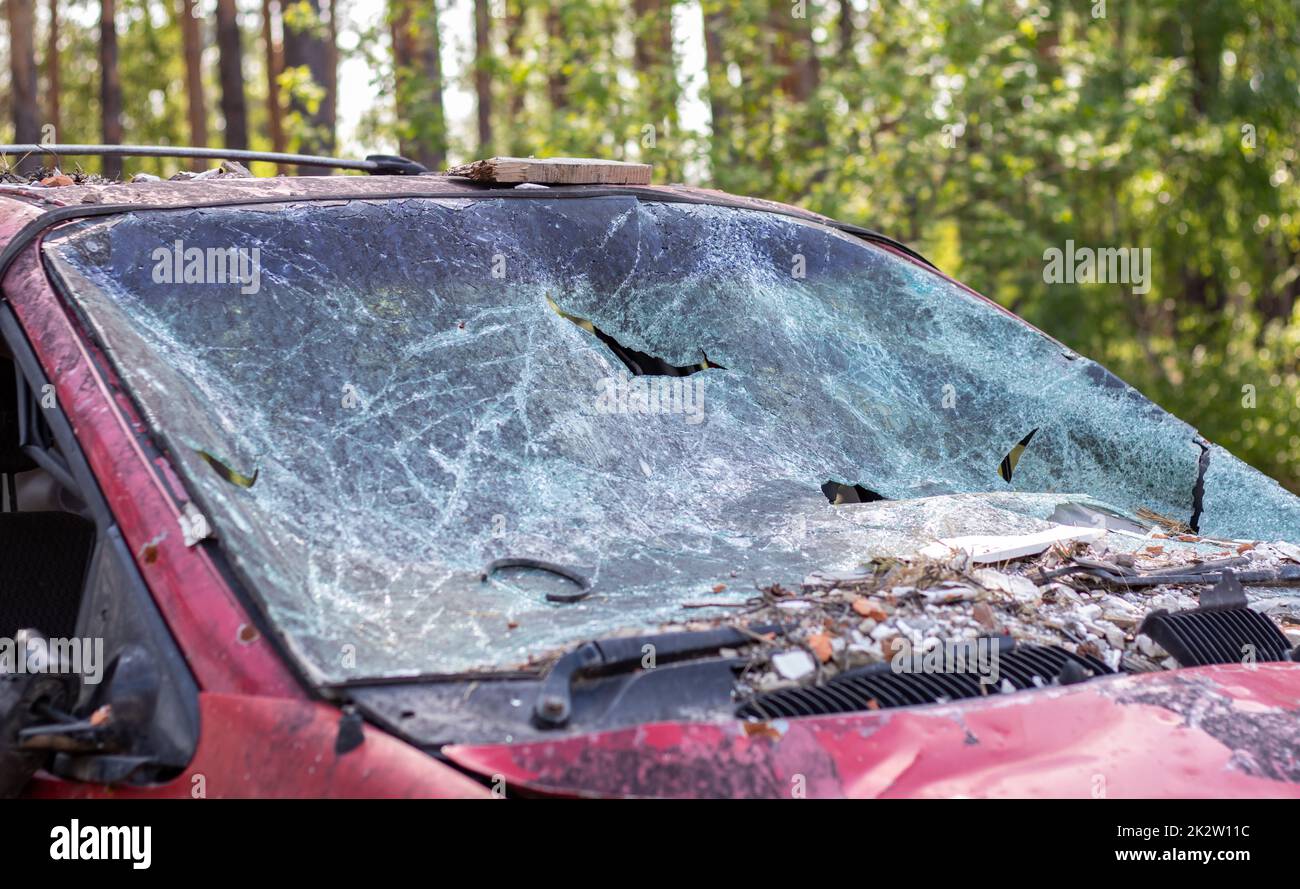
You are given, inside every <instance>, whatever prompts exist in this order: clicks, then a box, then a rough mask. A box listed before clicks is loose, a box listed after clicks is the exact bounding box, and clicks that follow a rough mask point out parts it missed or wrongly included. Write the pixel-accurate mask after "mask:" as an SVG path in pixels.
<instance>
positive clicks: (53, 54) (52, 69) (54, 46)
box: [45, 0, 62, 142]
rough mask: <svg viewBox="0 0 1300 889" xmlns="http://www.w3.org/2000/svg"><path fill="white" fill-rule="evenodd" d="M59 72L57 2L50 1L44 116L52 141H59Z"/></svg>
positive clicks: (60, 121)
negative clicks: (50, 129) (52, 137)
mask: <svg viewBox="0 0 1300 889" xmlns="http://www.w3.org/2000/svg"><path fill="white" fill-rule="evenodd" d="M60 73H61V72H60V70H59V0H50V32H49V40H48V42H47V43H46V44H45V86H46V93H45V101H46V105H45V116H46V117H47V118H48V121H47V123H49V124H50V126H52V127H54V141H55V142H58V141H59V128H60V127H61V126H62V118H61V115H60V108H59V99H60V96H59V93H60V91H61V90H62V86H61V78H60Z"/></svg>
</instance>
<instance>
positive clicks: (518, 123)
mask: <svg viewBox="0 0 1300 889" xmlns="http://www.w3.org/2000/svg"><path fill="white" fill-rule="evenodd" d="M523 30H524V9H523V6H522V4H521V3H520V2H519V0H512V2H509V3H508V4H507V5H506V57H507V58H509V59H510V64H511V65H516V64H518V63H519V57H520V51H519V37H520V34H521V33H522V32H523ZM507 84H508V88H509V91H510V102H509V105H508V106H507V117H506V132H507V133H509V134H510V138H509V144H508V145H507V150H508V151H509V153H510V154H512V155H514V156H515V157H522V156H524V155H526V154H528V153H529V152H528V144H527V139H526V138H525V133H526V132H527V129H528V128H527V127H526V126H525V125H524V99H525V98H526V96H527V90H528V87H527V85H526V84H523V83H515V82H514V79H513V78H511V79H509V80H507Z"/></svg>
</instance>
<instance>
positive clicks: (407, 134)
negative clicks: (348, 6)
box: [389, 0, 447, 170]
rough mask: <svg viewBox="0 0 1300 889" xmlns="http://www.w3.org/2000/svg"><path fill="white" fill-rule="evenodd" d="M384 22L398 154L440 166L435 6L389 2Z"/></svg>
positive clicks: (443, 154) (442, 128)
mask: <svg viewBox="0 0 1300 889" xmlns="http://www.w3.org/2000/svg"><path fill="white" fill-rule="evenodd" d="M389 23H390V26H391V28H392V38H393V67H394V76H395V81H396V86H395V89H396V94H395V95H396V106H397V118H398V132H399V135H400V139H401V151H402V154H403V155H404V156H406V157H409V158H411V159H412V160H415V161H419V162H420V163H422V164H424V165H425V166H426V167H428V168H429V169H431V170H441V169H443V168H444V167H446V165H447V124H446V120H445V119H444V116H443V106H442V48H441V45H440V37H439V34H438V8H437V6H436V5H435V4H433V3H427V4H426V3H418V2H416V0H389Z"/></svg>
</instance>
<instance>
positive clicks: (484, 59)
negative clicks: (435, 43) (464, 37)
mask: <svg viewBox="0 0 1300 889" xmlns="http://www.w3.org/2000/svg"><path fill="white" fill-rule="evenodd" d="M491 29H492V18H491V16H490V15H489V14H488V0H474V94H475V97H476V99H477V103H476V107H475V110H476V112H477V115H478V153H479V157H490V156H491V155H492V30H491Z"/></svg>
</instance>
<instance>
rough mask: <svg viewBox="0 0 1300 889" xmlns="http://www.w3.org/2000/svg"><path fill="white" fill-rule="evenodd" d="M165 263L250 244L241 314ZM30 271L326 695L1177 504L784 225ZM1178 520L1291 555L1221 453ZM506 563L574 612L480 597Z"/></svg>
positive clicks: (642, 228)
mask: <svg viewBox="0 0 1300 889" xmlns="http://www.w3.org/2000/svg"><path fill="white" fill-rule="evenodd" d="M176 242H181V243H182V244H183V245H184V246H185V247H189V246H198V247H220V248H226V247H236V248H240V249H245V250H249V249H252V248H257V249H258V251H259V255H260V281H259V287H258V289H257V292H254V293H247V292H243V290H246V289H248V288H243V289H242V290H241V287H240V285H239V284H238V283H229V282H228V283H226V284H215V283H213V284H202V283H188V284H186V283H159V282H158V281H156V280H155V278H157V277H159V276H158V275H157V274H156V268H155V265H156V262H155V259H154V257H155V255H156V253H157V251H159V249H160V248H162V250H163V253H164V254H165V253H166V251H167V250H168V249H171V248H172V247H173V245H175V244H176ZM45 251H46V256H47V257H48V259H49V260H50V262H51V265H52V267H53V268H54V270H55V271H56V273H57V275H58V276H59V277H60V279H61V280H62V282H63V284H64V285H65V288H66V290H67V291H68V292H69V293H70V294H71V296H72V299H73V301H74V303H75V305H76V307H77V309H78V311H80V312H81V313H83V314H84V317H85V320H86V321H87V322H88V324H89V325H90V326H91V327H92V329H93V330H94V331H95V333H96V335H97V336H98V337H99V339H100V341H101V343H102V344H103V345H104V346H105V349H106V352H107V354H108V355H109V357H110V359H111V360H112V361H113V363H114V365H115V366H116V368H117V370H118V372H119V373H120V374H121V376H122V377H123V379H124V380H125V382H126V384H127V385H128V386H129V388H130V389H131V391H132V393H133V395H134V397H135V399H136V401H137V403H138V404H139V406H140V408H141V410H142V411H143V412H144V413H145V416H146V418H147V419H148V421H149V422H150V424H151V425H152V427H153V428H154V429H155V430H156V431H157V433H158V434H159V436H160V439H161V441H162V442H163V443H164V444H165V446H166V447H167V449H168V450H169V452H170V454H171V456H172V458H173V460H174V461H175V463H176V464H177V466H178V467H179V469H180V471H181V473H182V475H183V476H184V478H185V480H186V482H187V484H188V486H189V489H190V491H191V492H192V493H193V495H194V497H195V499H196V500H197V501H198V504H199V506H200V507H201V508H202V510H203V512H204V514H205V515H206V516H207V517H208V520H209V521H210V523H211V525H212V526H213V528H214V531H215V536H216V538H217V540H218V541H219V544H220V546H222V547H223V549H224V550H225V551H226V553H227V554H228V556H229V558H230V559H231V561H232V563H233V565H234V566H235V568H236V569H237V570H238V571H239V573H240V574H241V576H242V577H244V578H245V579H246V581H247V582H248V584H249V585H250V587H251V588H252V590H253V591H254V593H255V594H256V595H257V596H258V598H259V600H260V601H261V603H262V604H263V606H264V607H265V609H266V611H267V613H268V615H269V617H270V619H271V620H272V622H273V623H274V624H275V626H276V627H277V628H278V629H279V630H280V632H281V633H282V634H283V635H284V637H285V639H286V640H287V641H288V643H289V644H290V646H291V647H292V649H293V650H294V651H295V652H296V653H297V654H298V656H299V657H300V658H301V660H302V661H303V662H304V664H305V665H306V666H307V667H308V669H309V670H310V671H312V673H313V674H314V675H315V677H316V678H317V679H318V680H320V681H323V682H329V681H340V680H345V679H349V678H359V677H379V676H394V675H406V674H416V673H419V674H453V673H460V672H464V671H489V670H499V669H508V668H511V667H513V666H515V665H517V664H520V663H522V662H524V661H525V660H526V659H527V658H528V657H529V655H531V654H535V653H536V652H538V651H540V650H546V649H552V648H557V647H567V646H570V645H572V644H574V643H576V642H577V641H579V640H581V639H585V638H596V637H601V636H607V635H610V634H612V633H615V632H619V631H625V630H631V629H645V630H648V629H654V628H656V627H659V626H661V625H664V624H667V623H672V622H676V621H681V620H684V619H688V618H690V617H696V616H716V615H719V614H725V613H726V612H725V610H721V609H691V610H687V609H684V608H683V606H684V605H688V604H690V605H698V604H701V603H706V602H707V603H717V602H728V601H735V602H741V601H743V600H744V599H745V598H746V597H747V596H750V595H752V593H753V590H754V587H755V586H756V585H759V586H766V585H769V584H772V583H785V584H798V583H799V581H800V580H801V579H802V578H803V577H805V576H806V575H808V574H809V573H810V572H811V571H813V570H814V569H816V570H826V571H836V570H851V569H854V568H856V567H857V566H860V565H861V564H862V563H863V562H864V561H865V560H867V559H869V558H871V557H873V556H876V555H880V554H884V553H888V552H893V553H900V554H901V553H905V552H914V551H915V550H917V549H918V548H920V547H921V546H924V545H925V544H926V543H928V542H930V541H932V540H933V539H934V538H936V537H939V536H953V535H959V534H984V533H999V532H1002V531H1007V532H1012V531H1017V530H1022V529H1029V528H1034V527H1037V526H1039V525H1041V524H1043V522H1044V520H1046V519H1047V517H1048V516H1049V515H1051V514H1052V512H1053V510H1054V509H1055V508H1056V506H1057V505H1059V504H1061V503H1067V502H1073V503H1088V502H1093V503H1097V504H1099V505H1103V506H1109V507H1110V508H1113V509H1116V510H1118V511H1120V512H1123V513H1125V514H1128V515H1133V514H1135V513H1136V511H1137V510H1138V509H1147V510H1152V511H1154V512H1156V513H1159V514H1161V515H1163V516H1168V517H1171V518H1173V519H1177V520H1179V521H1183V522H1187V521H1189V519H1190V518H1191V517H1192V516H1193V515H1194V513H1195V505H1196V504H1195V502H1194V501H1195V495H1194V490H1195V488H1196V483H1197V479H1198V474H1199V459H1200V456H1201V446H1200V444H1199V443H1198V442H1199V439H1198V436H1197V434H1196V432H1195V430H1193V429H1192V428H1191V427H1190V426H1188V425H1187V424H1185V423H1183V422H1181V421H1179V420H1177V419H1175V418H1174V417H1172V416H1170V415H1169V414H1167V413H1165V412H1164V411H1162V410H1161V409H1160V408H1159V407H1157V406H1156V405H1154V404H1152V403H1151V402H1150V401H1148V400H1147V399H1145V398H1144V397H1143V396H1141V395H1140V394H1139V393H1138V392H1137V391H1136V390H1134V389H1132V388H1131V387H1129V386H1127V385H1126V384H1124V383H1123V382H1121V381H1119V380H1118V379H1116V378H1115V377H1114V376H1112V375H1111V374H1110V373H1109V372H1107V371H1106V370H1105V369H1104V368H1102V367H1101V366H1100V365H1098V364H1096V363H1094V362H1092V361H1089V360H1088V359H1086V358H1083V357H1080V356H1077V355H1075V354H1073V353H1071V352H1069V351H1068V350H1066V349H1064V348H1063V347H1062V346H1061V345H1060V344H1058V343H1056V342H1055V341H1053V340H1052V339H1050V338H1049V337H1047V336H1045V335H1043V334H1041V333H1039V332H1037V331H1035V330H1034V329H1032V328H1031V327H1029V326H1028V325H1025V324H1024V323H1023V322H1021V321H1019V320H1018V319H1016V318H1014V317H1013V316H1010V315H1008V314H1007V313H1005V312H1003V311H1002V310H1000V309H998V308H997V307H995V306H993V305H991V304H989V303H987V302H985V301H983V300H981V299H979V298H977V297H975V296H973V295H971V294H970V293H968V292H967V291H965V290H963V289H961V288H959V287H957V286H955V285H953V284H952V283H951V282H949V281H947V280H945V279H944V278H942V277H941V276H939V275H936V274H934V273H932V272H931V271H928V270H926V269H925V268H923V267H920V266H918V265H917V264H915V263H913V262H910V261H907V260H904V259H902V258H900V257H898V256H897V255H894V254H892V253H890V252H888V251H886V250H883V249H881V248H878V247H875V246H872V245H869V244H867V243H865V242H863V241H860V240H858V239H856V238H854V237H851V236H849V235H846V234H843V233H840V232H837V231H834V230H831V229H828V228H825V227H822V226H820V225H817V224H813V223H808V222H803V221H799V220H794V219H790V218H786V217H781V216H776V215H771V214H766V213H762V212H758V211H750V210H737V209H729V208H722V207H711V206H696V205H686V204H677V203H655V202H647V201H641V200H638V199H636V198H632V197H591V198H581V199H563V200H561V199H555V198H548V197H545V196H540V197H529V198H527V199H522V198H514V199H511V198H504V197H494V196H491V195H490V194H489V196H486V197H483V198H478V199H455V200H448V199H407V200H387V201H381V200H376V201H351V202H334V203H330V204H313V203H300V204H285V205H274V206H262V207H256V208H217V209H191V210H173V211H165V212H159V211H142V212H138V213H132V214H127V215H124V216H121V217H115V218H113V219H111V220H109V221H106V222H104V221H96V222H87V223H81V224H78V225H76V226H72V227H71V228H70V229H68V230H65V231H64V233H63V234H60V235H58V236H55V237H51V238H48V239H47V241H46V247H45ZM158 255H161V254H158ZM620 354H622V355H634V356H636V355H639V356H641V357H640V358H637V359H636V360H637V362H641V364H642V365H644V368H650V369H653V370H657V372H656V373H653V374H647V375H631V374H630V372H629V365H628V364H627V362H626V360H625V359H622V358H620ZM639 366H640V365H639ZM1033 430H1037V431H1036V432H1034V434H1033V436H1032V439H1031V440H1030V441H1029V442H1028V444H1027V445H1026V446H1025V447H1024V449H1023V453H1021V454H1020V455H1019V460H1018V462H1017V463H1016V464H1015V467H1014V473H1013V474H1011V473H1009V472H1008V474H1011V478H1010V481H1007V480H1006V479H1005V478H1004V477H1003V475H1001V474H1000V465H1001V463H1002V461H1003V458H1004V457H1006V456H1007V455H1008V454H1009V453H1010V452H1011V450H1012V448H1013V447H1014V446H1016V445H1017V443H1019V442H1022V441H1023V440H1024V439H1025V438H1026V436H1027V434H1028V433H1030V432H1031V431H1033ZM250 480H251V483H248V482H250ZM241 482H242V483H241ZM828 482H833V483H836V485H838V486H847V487H846V488H844V489H850V490H856V488H855V487H854V486H859V487H861V488H862V489H865V490H866V491H867V492H868V493H871V494H874V495H878V496H880V497H883V498H885V499H883V500H877V501H875V502H870V503H866V502H863V503H855V502H841V503H840V505H832V503H831V502H829V501H828V496H827V494H825V493H824V492H823V486H825V485H827V483H828ZM245 483H248V484H245ZM831 490H840V488H835V487H832V488H831ZM945 495H965V496H962V497H958V498H953V497H948V496H945ZM917 498H928V499H917ZM899 501H905V502H901V503H900V502H899ZM1201 506H1202V511H1201V514H1200V517H1199V518H1200V530H1201V532H1202V533H1203V534H1206V535H1216V536H1220V537H1265V538H1272V539H1277V538H1289V539H1293V540H1294V539H1298V538H1300V501H1297V499H1296V498H1295V497H1294V496H1292V495H1291V494H1289V493H1287V492H1285V491H1284V490H1282V489H1281V488H1280V487H1279V486H1278V485H1277V484H1276V483H1274V482H1272V481H1271V480H1269V479H1267V478H1265V477H1264V476H1262V475H1260V474H1259V473H1258V472H1256V471H1255V470H1253V469H1251V468H1249V467H1248V466H1245V465H1244V464H1242V463H1240V462H1239V461H1237V460H1236V459H1235V458H1233V457H1232V456H1231V455H1229V454H1228V453H1227V452H1225V451H1222V450H1221V449H1218V448H1214V449H1213V450H1212V455H1211V459H1210V461H1209V465H1208V472H1207V474H1206V477H1205V484H1204V495H1203V497H1202V503H1201ZM504 557H527V558H533V559H541V560H545V561H547V562H551V563H555V564H557V565H560V566H564V567H566V568H568V569H570V570H573V571H576V572H577V573H578V574H579V575H581V576H582V577H583V578H585V579H586V580H587V581H589V584H590V587H589V589H590V595H589V596H587V597H586V598H585V599H582V600H581V601H579V602H576V603H570V604H561V603H556V602H552V601H548V600H547V598H546V592H547V591H549V590H551V589H552V588H553V587H554V586H555V582H556V581H557V578H555V577H548V576H547V575H545V574H544V573H543V572H538V571H533V572H527V571H523V572H518V571H516V572H500V573H494V574H492V575H491V576H490V577H488V578H487V579H486V580H484V579H481V574H482V572H483V571H484V568H485V566H486V565H488V563H489V562H491V561H492V560H494V559H498V558H504Z"/></svg>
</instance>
